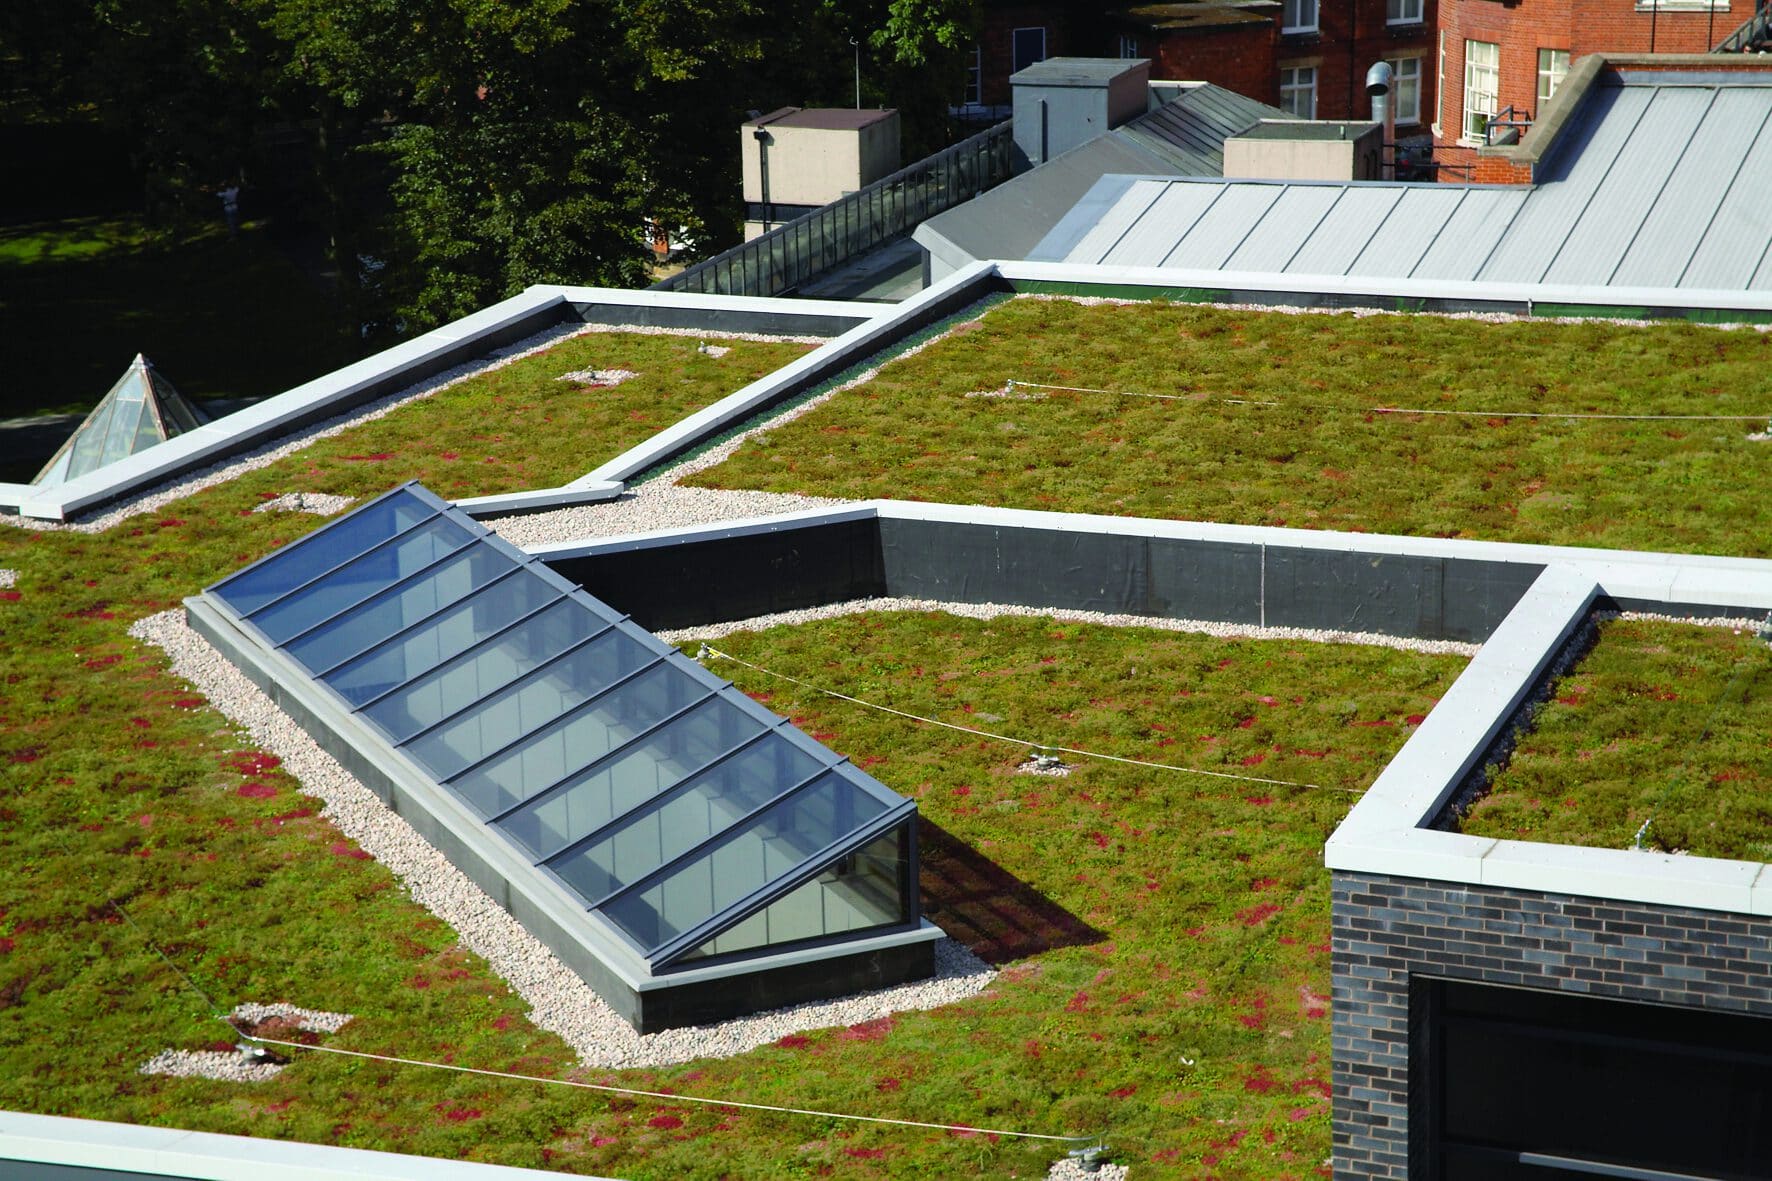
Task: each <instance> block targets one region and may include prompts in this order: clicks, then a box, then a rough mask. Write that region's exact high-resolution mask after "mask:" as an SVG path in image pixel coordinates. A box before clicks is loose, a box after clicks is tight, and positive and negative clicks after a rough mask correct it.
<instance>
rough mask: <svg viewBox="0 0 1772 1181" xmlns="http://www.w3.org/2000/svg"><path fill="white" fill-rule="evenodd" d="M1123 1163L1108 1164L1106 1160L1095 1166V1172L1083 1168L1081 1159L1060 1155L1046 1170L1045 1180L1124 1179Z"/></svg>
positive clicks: (1092, 1180)
mask: <svg viewBox="0 0 1772 1181" xmlns="http://www.w3.org/2000/svg"><path fill="white" fill-rule="evenodd" d="M1126 1173H1127V1169H1126V1166H1125V1165H1110V1164H1108V1163H1107V1162H1106V1161H1103V1162H1102V1163H1100V1164H1098V1165H1096V1166H1095V1172H1093V1173H1091V1172H1089V1171H1088V1170H1087V1169H1085V1168H1084V1167H1083V1165H1082V1162H1081V1161H1078V1160H1077V1159H1076V1158H1075V1157H1069V1156H1066V1157H1060V1158H1059V1159H1058V1160H1056V1161H1054V1162H1053V1164H1052V1167H1051V1168H1050V1169H1048V1170H1046V1181H1126Z"/></svg>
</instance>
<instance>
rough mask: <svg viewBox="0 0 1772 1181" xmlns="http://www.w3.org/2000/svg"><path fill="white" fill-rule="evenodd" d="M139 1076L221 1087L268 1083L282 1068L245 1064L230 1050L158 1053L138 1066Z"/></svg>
mask: <svg viewBox="0 0 1772 1181" xmlns="http://www.w3.org/2000/svg"><path fill="white" fill-rule="evenodd" d="M141 1072H142V1073H143V1074H170V1075H173V1076H175V1077H177V1078H206V1079H214V1080H215V1081H216V1082H221V1083H268V1082H270V1081H271V1080H272V1079H274V1078H276V1077H277V1076H278V1075H280V1074H282V1073H283V1067H282V1066H281V1065H280V1064H279V1063H275V1062H248V1061H247V1060H246V1059H245V1057H244V1056H242V1055H241V1054H239V1053H238V1052H237V1051H232V1050H162V1051H160V1052H159V1053H158V1054H155V1055H154V1056H153V1057H152V1058H150V1059H148V1060H147V1061H146V1062H144V1063H142V1064H141Z"/></svg>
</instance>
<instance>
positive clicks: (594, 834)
mask: <svg viewBox="0 0 1772 1181" xmlns="http://www.w3.org/2000/svg"><path fill="white" fill-rule="evenodd" d="M704 700H705V699H704ZM697 704H700V703H699V702H698V703H697ZM787 724H788V723H787V719H786V718H783V719H781V721H780V722H778V723H777V724H776V725H774V726H771V727H769V728H768V729H766V730H759V731H758V732H757V733H755V734H752V735H751V736H750V737H748V738H746V739H744V740H742V741H740V742H738V743H735V744H734V745H732V746H731V747H728V748H727V749H726V750H723V751H721V752H720V753H719V755H717V756H716V757H714V758H712V759H709V760H708V761H707V762H706V763H704V764H703V765H701V766H700V767H697V768H696V769H695V770H693V771H691V772H689V773H688V774H686V775H684V776H683V778H682V779H680V780H678V781H677V782H676V783H673V784H672V785H671V786H670V787H667V788H665V789H664V790H663V791H661V792H659V793H658V794H657V795H655V796H653V797H652V798H651V799H649V800H646V801H645V802H644V803H641V804H639V805H638V806H636V807H634V808H631V809H629V810H628V811H626V812H622V813H620V814H619V815H616V816H612V817H610V818H609V819H608V820H607V821H606V822H604V823H603V824H600V825H598V826H597V827H596V828H594V829H592V830H591V831H590V832H588V833H586V834H585V835H584V836H582V837H578V838H577V839H575V840H574V841H573V842H572V843H571V844H569V845H563V846H561V847H560V848H559V849H556V850H555V851H553V852H552V853H549V854H547V855H546V856H544V857H542V858H540V859H539V860H538V861H537V864H547V863H548V862H551V861H555V860H559V859H562V858H568V857H573V856H576V855H577V854H578V853H579V852H581V851H582V850H584V849H587V848H589V847H590V846H591V845H594V844H596V843H597V842H598V841H599V840H601V839H602V838H604V837H606V836H608V835H609V834H610V833H612V832H614V831H615V830H616V829H618V828H621V827H622V826H623V825H624V824H627V823H629V822H630V821H634V820H639V819H641V818H643V817H644V816H646V815H647V814H649V813H651V812H656V811H657V810H658V809H659V808H660V807H663V806H664V805H666V804H668V803H670V801H671V800H673V799H676V798H677V797H678V796H680V795H682V794H683V793H684V792H686V791H690V790H693V789H694V787H695V785H696V781H697V780H699V779H701V778H702V777H703V776H705V775H708V774H710V773H712V772H714V771H717V770H719V769H720V767H721V766H722V765H723V764H725V763H726V762H727V761H728V760H730V759H732V758H733V757H735V756H737V755H739V754H742V753H743V752H745V751H746V750H749V749H750V748H751V747H753V746H756V745H757V744H758V743H759V742H762V741H763V740H765V739H766V738H768V737H769V736H770V735H776V734H780V732H781V727H782V726H785V725H787ZM652 736H653V732H652V731H647V732H646V733H643V734H636V735H635V736H634V737H633V738H632V739H630V740H629V741H628V742H627V743H624V744H623V745H624V747H632V746H633V745H634V744H635V743H638V742H642V741H644V740H646V739H648V738H651V737H652ZM616 757H619V756H618V752H616V751H611V752H610V753H609V754H608V755H607V756H605V757H604V758H601V759H598V760H597V763H599V764H600V763H606V762H609V761H611V760H612V759H614V758H616ZM593 766H595V764H593ZM584 770H591V768H585V769H584ZM829 770H830V768H829V767H819V768H818V769H817V770H815V771H813V772H812V773H811V774H809V775H807V776H806V778H805V779H803V780H801V781H800V785H803V784H806V783H810V782H812V781H813V780H814V779H816V778H818V777H819V776H820V775H822V774H824V773H825V772H826V771H829ZM581 774H583V771H575V772H573V773H572V775H571V778H574V779H576V778H578V776H579V775H581ZM796 786H798V785H796ZM552 790H554V789H552V788H550V789H549V791H552ZM788 790H789V791H791V790H792V788H789V789H788ZM785 794H787V793H786V792H783V793H781V794H780V795H777V796H775V797H774V798H773V799H771V800H770V801H769V803H771V804H772V803H774V802H775V801H776V800H779V799H780V798H781V796H782V795H785ZM540 802H542V796H541V795H536V796H533V797H531V798H530V799H527V800H524V801H522V802H520V803H518V804H517V805H516V807H513V808H509V809H507V810H506V811H505V812H504V813H503V814H502V815H500V816H499V817H497V818H496V819H499V820H502V819H504V817H505V816H508V815H510V814H511V813H512V812H515V811H516V810H517V809H518V808H521V807H522V806H523V805H524V804H535V803H540ZM763 807H768V804H764V805H763ZM740 819H741V820H742V818H740ZM739 822H740V821H734V823H739Z"/></svg>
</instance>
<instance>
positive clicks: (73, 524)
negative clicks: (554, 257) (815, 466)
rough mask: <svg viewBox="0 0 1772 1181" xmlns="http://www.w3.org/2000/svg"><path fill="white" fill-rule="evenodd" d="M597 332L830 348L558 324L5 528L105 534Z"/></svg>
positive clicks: (797, 339)
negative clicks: (58, 515)
mask: <svg viewBox="0 0 1772 1181" xmlns="http://www.w3.org/2000/svg"><path fill="white" fill-rule="evenodd" d="M594 332H619V333H624V334H632V335H635V336H696V337H702V338H716V339H720V340H751V341H763V342H776V343H789V344H824V343H825V338H824V337H821V336H768V335H763V334H760V333H747V332H721V333H712V332H703V331H698V330H695V329H687V328H655V327H650V326H643V325H629V324H559V325H555V326H554V327H552V328H548V329H546V330H544V331H541V332H537V333H535V334H534V335H532V336H528V337H525V338H524V339H523V340H520V341H517V342H515V343H513V344H510V345H506V346H505V347H504V348H502V349H495V350H493V351H491V352H488V353H487V354H485V355H484V356H482V357H477V358H475V359H474V360H472V361H469V362H466V363H465V364H462V365H457V366H455V367H454V368H452V369H447V370H444V371H443V372H441V373H438V374H434V375H432V376H431V377H428V378H426V379H424V380H423V381H420V382H416V383H414V384H412V385H409V386H407V387H405V388H404V389H401V390H397V391H395V392H394V393H391V394H386V395H384V396H382V397H380V398H377V399H376V400H374V401H373V402H367V403H365V404H364V405H362V406H358V407H356V408H354V409H352V410H349V411H346V412H345V413H343V414H339V415H335V416H334V417H332V418H328V419H324V420H323V421H321V422H318V423H314V424H313V425H310V426H307V427H303V428H301V429H300V430H298V431H294V432H292V433H290V434H286V435H279V436H277V437H276V438H275V439H272V440H270V441H268V442H266V443H264V444H262V445H260V446H259V447H257V448H255V449H253V450H251V451H247V452H244V453H242V454H240V455H233V456H229V457H228V458H227V459H224V460H221V461H219V462H217V463H214V464H211V465H209V466H208V467H205V468H200V469H198V470H197V471H194V472H187V473H185V474H183V475H180V476H176V477H174V478H173V480H172V481H171V482H169V483H165V484H160V485H157V486H155V487H152V488H148V489H145V490H143V491H140V492H136V493H132V494H130V495H129V496H127V497H125V498H124V499H122V500H119V501H117V502H115V503H113V504H111V505H110V506H109V507H107V508H106V509H105V510H104V511H103V512H100V513H98V514H97V515H95V516H90V517H84V518H82V519H80V520H78V521H42V520H37V519H35V518H31V517H20V516H16V515H0V524H7V525H11V526H13V527H14V528H17V529H28V530H32V531H34V532H50V531H69V532H74V533H103V532H104V531H105V530H107V529H110V528H112V527H113V526H115V525H117V524H119V523H120V522H122V521H125V520H127V519H129V518H130V517H133V516H138V515H140V514H142V513H151V512H155V511H157V510H159V509H161V508H163V507H165V506H166V505H168V504H171V503H172V502H173V501H175V500H183V499H184V498H185V497H187V496H191V495H193V494H194V493H197V492H201V491H202V490H203V489H205V488H210V487H213V486H214V485H216V484H224V483H226V482H227V481H229V480H232V479H234V478H236V477H238V476H241V475H244V474H245V473H247V472H249V471H256V470H257V469H259V468H264V467H269V466H270V465H271V464H273V463H276V462H277V461H278V460H279V459H282V458H283V457H285V456H287V455H292V454H294V453H295V452H297V451H300V450H301V449H302V448H304V447H306V446H308V445H309V444H311V443H314V442H316V441H318V440H320V439H326V438H330V437H331V436H333V435H337V434H341V433H343V432H345V431H348V430H350V429H351V428H352V427H355V426H359V425H361V424H363V423H365V422H370V421H373V420H374V419H377V418H381V417H383V416H384V415H386V414H389V413H391V412H392V411H394V410H397V409H399V408H400V407H401V406H404V405H405V404H406V403H408V402H413V401H416V400H418V399H419V398H428V397H430V396H431V395H432V394H435V393H438V392H440V391H442V390H446V389H448V388H449V387H450V386H452V385H455V384H456V383H458V382H462V381H466V380H468V379H469V378H472V377H477V376H478V375H480V374H482V373H487V372H490V371H491V370H494V369H500V368H503V367H504V366H506V365H509V364H510V363H511V362H513V361H518V360H521V359H522V358H524V357H527V356H530V355H532V354H535V353H540V352H545V351H547V350H548V349H550V348H552V347H554V346H555V345H556V344H559V343H560V342H561V341H563V340H567V339H570V338H571V337H575V336H585V335H589V334H590V333H594Z"/></svg>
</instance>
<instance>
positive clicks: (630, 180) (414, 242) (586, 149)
mask: <svg viewBox="0 0 1772 1181" xmlns="http://www.w3.org/2000/svg"><path fill="white" fill-rule="evenodd" d="M977 5H978V0H783V2H770V0H128V2H127V3H125V0H61V2H58V3H56V4H51V5H36V6H34V7H31V9H30V11H26V9H27V6H25V5H15V6H6V7H7V10H8V12H7V14H6V15H4V16H0V57H11V58H13V59H14V60H27V59H28V60H29V61H30V62H31V63H33V64H32V70H33V71H34V73H35V75H36V77H35V78H34V79H32V80H31V83H30V84H32V85H36V86H39V87H41V88H42V89H43V91H44V92H45V93H54V94H55V95H57V96H58V98H59V101H63V102H64V103H66V104H67V105H69V106H70V107H77V106H81V105H85V106H87V107H89V108H91V109H93V110H96V111H99V112H101V113H103V114H104V115H105V116H106V117H107V118H112V119H114V120H117V121H118V122H119V124H120V125H122V126H124V127H126V128H127V129H128V131H129V132H130V134H131V135H132V136H133V137H134V138H135V139H136V140H137V141H138V142H139V143H140V145H141V146H140V152H141V158H140V161H139V162H140V164H141V165H142V167H143V168H144V170H145V171H146V172H147V173H148V174H149V175H151V176H153V177H155V178H156V183H157V184H159V185H160V186H162V187H164V188H169V189H172V190H178V191H187V192H196V191H199V190H200V188H201V187H202V186H204V185H205V184H207V185H211V186H213V185H215V184H218V183H220V182H221V181H222V180H223V179H225V178H227V177H229V176H230V175H231V174H232V173H233V172H235V171H237V170H238V169H239V168H240V167H241V162H242V161H243V160H244V159H245V158H246V157H247V155H248V154H249V151H250V148H251V146H252V144H253V142H254V137H255V135H257V134H259V133H260V132H262V131H263V130H264V129H265V128H266V127H267V126H268V125H270V124H272V123H280V124H281V125H283V126H284V127H291V126H300V127H302V128H305V129H307V131H308V133H309V134H310V137H311V138H312V140H313V141H314V144H313V152H312V160H311V164H310V171H311V172H312V174H313V175H312V177H311V179H310V180H309V181H308V182H307V189H306V191H305V192H304V194H303V200H304V201H305V202H306V204H307V205H308V206H309V209H308V212H309V214H310V215H311V216H312V217H313V218H314V219H315V220H316V221H318V222H319V223H320V224H322V225H323V226H324V227H325V228H326V229H327V231H328V235H329V237H330V239H331V241H332V244H333V248H334V251H335V253H336V254H337V261H338V264H339V270H340V272H341V274H343V275H346V276H356V275H358V274H359V273H360V271H361V270H362V267H361V266H360V264H359V261H358V260H359V256H360V255H361V256H365V257H373V258H374V259H377V260H380V261H381V262H385V263H386V264H387V265H386V266H385V267H382V268H380V269H379V271H378V272H377V274H378V277H377V278H376V280H375V283H374V292H373V294H374V296H375V298H376V299H378V300H380V301H382V302H383V303H384V304H385V307H384V308H383V309H382V314H381V315H380V316H378V317H366V318H381V319H383V320H386V321H398V322H400V323H403V324H404V325H405V326H406V327H408V328H412V329H417V328H422V327H426V326H429V325H431V324H434V323H437V322H440V321H442V320H445V319H448V318H450V317H454V316H459V315H462V314H465V313H467V312H469V311H472V310H474V309H475V308H478V307H482V306H484V305H485V304H487V303H489V302H491V301H493V300H496V299H499V298H502V297H504V296H507V295H510V294H512V293H514V292H516V291H518V290H521V289H522V288H523V287H524V286H526V285H528V284H531V283H538V282H569V283H591V284H605V285H616V286H626V285H633V284H637V283H640V282H643V281H644V279H645V277H646V267H647V262H648V257H649V256H648V251H647V244H648V239H649V235H648V225H649V223H655V224H659V225H664V226H667V227H669V228H671V229H672V230H673V231H679V232H685V233H687V235H688V236H689V237H691V238H692V239H693V240H696V241H698V242H700V243H702V244H703V245H704V246H705V247H707V248H710V249H713V248H718V247H720V246H723V245H725V244H727V243H728V242H730V241H732V240H734V239H735V237H736V230H737V223H738V220H739V218H738V215H739V202H738V195H739V194H738V175H737V171H738V169H737V165H738V150H737V148H738V143H737V140H738V125H739V123H740V121H741V120H742V119H743V117H744V113H745V112H746V111H747V110H752V109H756V110H769V109H772V108H773V107H776V106H781V105H785V104H795V105H814V104H819V105H848V103H849V102H850V101H852V98H853V90H852V88H853V77H852V71H853V69H854V63H855V56H854V55H855V54H856V53H857V52H859V53H860V55H861V58H862V63H861V64H862V76H863V80H864V101H866V102H868V103H869V105H874V104H882V105H894V106H898V107H899V108H900V109H901V110H903V111H904V113H905V120H906V126H907V135H906V152H907V156H914V155H916V154H921V153H922V152H924V151H927V150H930V149H932V148H934V147H937V146H940V144H941V143H944V142H947V140H948V139H949V134H948V133H949V131H950V129H949V128H948V127H947V125H946V105H947V102H948V101H949V98H950V96H951V95H952V94H953V93H954V92H955V91H956V89H957V85H958V81H957V79H958V72H959V68H960V67H959V64H958V63H959V51H960V50H961V49H962V48H963V46H964V45H965V44H966V43H967V41H968V40H969V39H970V38H971V37H972V36H973V35H974V34H973V29H974V28H975V25H976V17H977V13H976V9H977Z"/></svg>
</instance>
